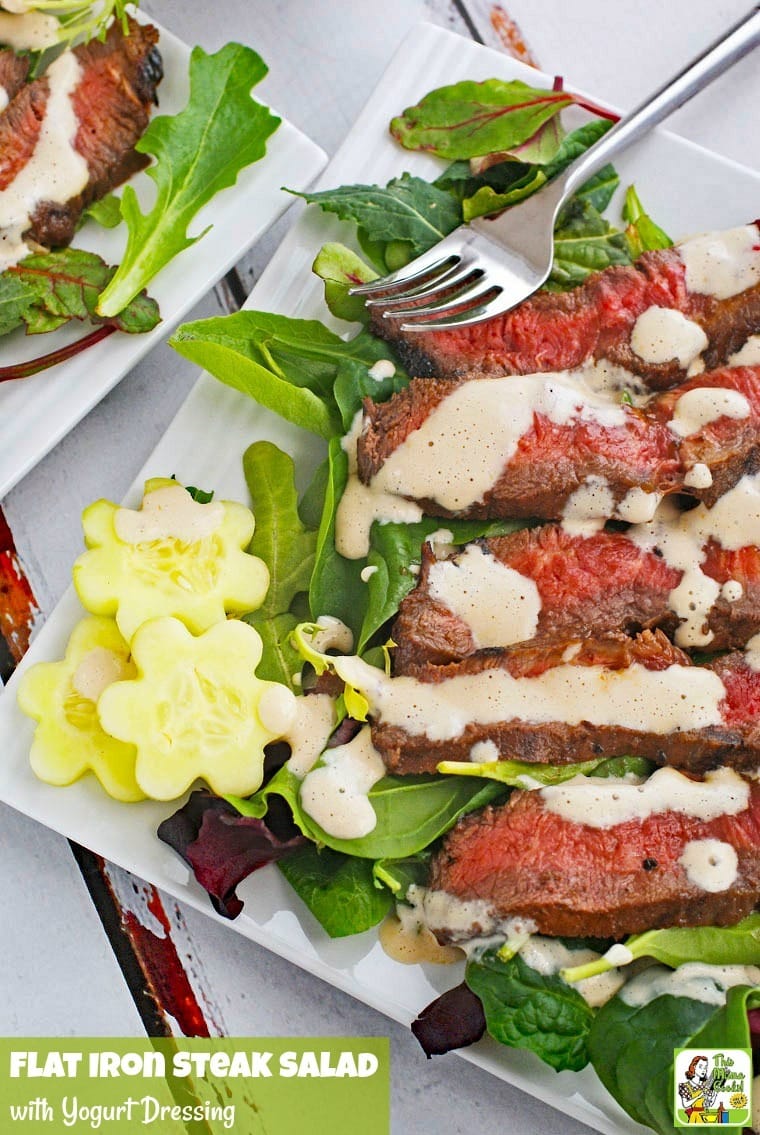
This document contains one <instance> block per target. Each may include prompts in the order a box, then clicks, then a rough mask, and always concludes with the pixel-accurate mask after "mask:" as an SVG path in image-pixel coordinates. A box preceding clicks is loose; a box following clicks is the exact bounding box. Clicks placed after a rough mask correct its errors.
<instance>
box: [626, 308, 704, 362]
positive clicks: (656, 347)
mask: <svg viewBox="0 0 760 1135" xmlns="http://www.w3.org/2000/svg"><path fill="white" fill-rule="evenodd" d="M708 344H709V339H708V338H707V336H706V335H705V332H704V330H703V328H701V327H700V326H699V324H698V323H695V322H694V321H693V320H692V319H687V318H686V316H685V315H684V314H683V313H682V312H680V311H677V310H676V309H675V308H670V307H648V308H647V309H646V311H643V312H642V313H641V315H640V316H639V317H638V319H637V320H636V322H635V323H634V325H633V331H632V332H631V347H632V349H633V351H634V352H635V353H636V354H637V355H638V356H639V358H640V359H643V360H644V362H647V363H667V362H670V361H671V359H675V360H676V362H678V364H679V365H680V366H682V367H688V366H689V364H690V363H692V362H693V361H694V359H696V358H697V356H698V355H699V354H701V352H702V351H704V349H705V347H707V346H708Z"/></svg>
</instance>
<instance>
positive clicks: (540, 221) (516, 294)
mask: <svg viewBox="0 0 760 1135" xmlns="http://www.w3.org/2000/svg"><path fill="white" fill-rule="evenodd" d="M758 43H760V4H756V5H755V7H754V8H753V9H752V11H751V12H750V14H749V15H748V16H746V17H745V18H744V19H743V20H741V21H740V22H739V23H738V24H735V25H734V26H733V27H732V28H731V29H730V30H729V31H728V32H727V33H726V34H725V35H723V36H721V38H720V39H719V40H717V41H716V42H715V43H714V44H713V45H712V46H711V47H709V48H707V50H706V51H704V52H703V53H702V55H700V56H699V57H698V58H697V59H695V60H694V61H693V62H692V63H690V64H689V65H688V66H687V67H685V68H684V69H683V70H682V71H681V72H680V73H679V74H678V75H676V76H675V78H674V79H671V80H670V82H668V83H666V84H665V85H664V86H663V87H660V88H659V90H657V91H656V92H655V93H654V94H653V95H651V96H650V97H649V98H648V99H646V100H645V102H643V103H642V104H641V105H640V106H638V107H637V108H636V109H635V110H634V111H632V112H631V113H630V114H629V115H627V116H626V117H625V118H621V120H620V121H619V122H618V123H617V124H616V125H615V126H613V127H612V129H611V130H609V131H608V132H607V133H606V134H605V135H604V136H603V137H602V138H600V139H599V141H598V142H596V143H595V144H594V145H593V146H591V147H590V148H589V149H588V150H587V151H586V152H585V154H583V155H581V157H580V158H578V159H577V160H576V161H575V162H573V164H572V165H570V166H568V167H567V169H566V170H564V172H563V173H562V174H560V175H559V176H558V177H557V178H555V180H554V181H552V182H550V183H549V184H548V185H546V186H544V187H543V188H542V189H541V190H540V191H539V192H538V193H536V194H534V196H532V197H529V198H528V199H527V200H525V201H522V202H520V203H519V204H517V205H513V206H512V207H511V208H509V209H507V210H506V211H505V212H503V213H501V214H500V215H499V216H498V217H495V218H491V219H489V218H479V219H477V220H474V221H471V222H470V224H469V225H460V226H459V228H457V229H455V231H454V232H453V233H450V234H449V236H447V237H446V238H445V239H444V240H442V241H441V242H440V243H439V244H437V245H436V246H435V247H434V248H432V249H430V250H429V251H428V252H425V253H423V254H422V255H421V256H418V257H417V258H416V259H415V260H413V261H412V262H411V263H410V264H408V265H407V266H406V267H405V268H402V269H401V270H400V271H398V272H393V273H392V274H391V275H388V276H383V277H382V278H381V279H378V280H372V281H371V283H368V284H361V285H359V286H357V287H354V288H351V290H350V293H351V295H361V296H365V297H366V301H367V306H368V307H371V308H372V309H373V310H376V311H379V312H380V313H381V314H382V315H383V317H384V318H386V319H399V318H404V317H406V320H405V322H404V323H402V324H401V330H402V331H441V330H445V329H447V328H451V327H462V326H467V325H468V324H472V323H481V322H482V321H483V320H485V319H491V318H492V317H493V316H494V315H499V314H501V313H502V312H505V311H509V309H510V308H512V307H515V305H516V304H519V303H522V301H523V300H525V299H527V298H528V296H530V295H532V294H533V292H535V291H536V289H537V288H540V287H541V285H542V284H543V283H545V281H546V280H547V278H548V276H549V273H550V272H551V268H552V259H553V255H554V244H553V234H554V224H555V221H556V219H557V214H558V212H559V210H560V209H561V207H562V205H564V203H565V202H566V201H567V200H568V198H570V197H571V196H572V195H573V193H575V192H576V191H577V190H578V189H579V188H580V186H581V185H582V184H583V183H584V182H585V181H586V180H588V178H589V177H591V176H592V175H593V174H595V173H596V172H598V170H600V169H601V168H602V166H604V165H606V163H607V162H608V161H610V159H611V158H613V157H614V156H615V155H616V154H618V153H620V151H621V150H623V149H625V148H626V147H628V146H630V145H632V143H633V142H636V141H637V140H638V139H639V138H641V137H642V136H643V135H644V134H646V133H647V132H648V131H649V130H651V129H652V127H653V126H656V125H657V123H658V122H662V120H663V119H664V118H667V116H668V115H669V114H671V113H672V112H673V111H674V110H677V109H678V107H679V106H682V105H683V104H684V103H685V102H687V101H688V99H690V98H691V97H692V96H693V95H695V94H696V93H697V92H698V91H701V90H702V88H703V87H706V86H707V84H708V83H711V82H712V81H713V79H715V78H717V76H718V75H721V74H722V73H723V72H724V71H725V70H726V69H727V68H728V67H730V66H731V65H732V64H733V63H735V62H736V61H737V60H738V59H741V58H742V56H744V55H746V54H747V53H748V52H749V51H751V50H752V49H753V48H754V47H756V46H757V44H758Z"/></svg>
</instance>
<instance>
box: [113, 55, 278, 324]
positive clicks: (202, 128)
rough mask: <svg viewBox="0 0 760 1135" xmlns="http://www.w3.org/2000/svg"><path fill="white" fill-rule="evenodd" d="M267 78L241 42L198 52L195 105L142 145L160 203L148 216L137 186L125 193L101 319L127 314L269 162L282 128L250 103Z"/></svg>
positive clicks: (193, 64)
mask: <svg viewBox="0 0 760 1135" xmlns="http://www.w3.org/2000/svg"><path fill="white" fill-rule="evenodd" d="M266 73H267V67H266V64H265V63H264V62H263V60H262V59H261V57H260V56H259V55H257V54H256V52H255V51H253V50H252V49H251V48H249V47H243V46H242V45H241V44H236V43H228V44H225V46H224V47H223V48H222V49H221V50H220V51H218V52H217V53H216V54H215V55H207V54H206V52H205V51H203V49H202V48H200V47H195V48H193V52H192V55H191V57H190V101H189V102H188V105H187V106H186V107H185V109H184V110H183V111H181V112H180V113H179V114H177V115H174V116H172V117H168V116H166V115H162V116H160V117H158V118H154V119H153V120H152V122H151V123H150V125H149V126H148V129H147V130H146V131H145V133H144V134H143V136H142V138H141V139H140V141H139V142H138V143H137V145H136V147H135V148H136V149H137V150H138V151H139V152H140V153H141V154H152V155H153V156H154V157H155V158H156V159H157V161H156V164H155V165H153V166H150V167H149V168H148V170H147V173H148V176H149V177H151V178H152V179H153V181H154V182H155V183H156V189H157V194H156V202H155V204H154V206H153V208H152V209H150V210H149V212H148V213H143V212H142V211H141V209H140V206H139V203H138V200H137V194H136V193H135V190H134V188H133V186H131V185H127V186H126V187H125V189H124V191H123V193H122V199H121V211H122V215H123V217H124V220H125V221H126V224H127V228H128V233H129V235H128V238H127V248H126V251H125V253H124V256H123V258H122V262H121V265H120V266H119V269H118V271H117V273H116V275H115V276H114V278H113V280H112V281H111V282H110V284H109V285H108V287H107V288H106V289H105V291H104V292H103V294H102V295H101V297H100V301H99V304H98V314H99V315H101V316H111V317H112V316H114V315H115V314H116V313H117V312H119V311H121V310H122V308H124V307H126V305H127V304H128V303H129V302H130V300H132V299H133V297H134V296H136V295H137V293H138V292H140V291H141V290H142V289H143V288H144V287H145V285H146V284H147V283H148V281H149V280H151V279H152V278H153V277H154V276H155V274H156V273H157V272H159V271H160V270H161V269H162V268H163V267H164V266H165V265H166V264H167V263H168V262H169V261H170V260H171V259H172V258H173V257H174V256H176V255H177V254H178V253H180V252H182V251H183V249H185V248H189V246H190V245H191V244H194V243H195V242H196V241H197V240H199V239H200V237H201V236H203V235H204V233H205V232H207V231H208V228H207V229H205V230H204V232H203V233H201V234H199V236H193V237H190V236H188V235H187V229H188V225H189V224H190V222H191V221H192V220H193V218H194V217H195V215H196V214H197V213H198V211H199V210H200V209H201V207H202V206H203V205H205V204H206V203H207V202H208V201H210V200H211V198H212V197H214V196H215V195H216V194H217V193H218V192H219V191H220V190H221V189H225V188H227V187H228V186H230V185H234V184H235V181H236V180H237V177H238V174H239V173H240V171H241V170H242V169H243V168H244V167H245V166H247V165H250V164H251V163H252V162H255V161H257V160H258V159H259V158H261V157H263V155H264V152H265V149H266V140H267V138H268V137H269V136H270V134H272V133H273V132H274V131H275V130H276V129H277V127H278V126H279V124H280V119H279V118H276V117H275V116H274V115H273V114H272V113H271V112H270V111H269V110H268V109H267V107H265V106H262V105H261V104H260V103H257V102H256V101H255V100H254V99H252V98H251V88H252V87H253V86H255V84H256V83H258V82H259V81H260V80H261V79H263V78H264V76H265V75H266Z"/></svg>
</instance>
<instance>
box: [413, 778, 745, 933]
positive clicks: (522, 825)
mask: <svg viewBox="0 0 760 1135" xmlns="http://www.w3.org/2000/svg"><path fill="white" fill-rule="evenodd" d="M701 839H717V840H721V841H722V842H725V843H728V844H730V845H731V846H732V847H733V848H734V849H735V851H736V854H737V858H738V871H737V877H736V880H735V882H734V883H733V885H732V886H731V887H730V888H729V889H728V890H726V891H721V892H718V893H710V892H708V891H704V890H702V889H701V888H699V887H697V886H695V885H694V884H693V883H692V882H690V880H689V879H688V877H687V875H686V871H685V870H684V868H683V866H682V865H681V864H680V863H679V862H678V861H679V859H680V857H681V855H682V854H683V851H684V849H685V847H686V844H687V843H689V842H690V841H692V840H701ZM653 861H654V862H655V863H656V866H655V867H652V866H651V864H652V862H653ZM647 865H649V866H647ZM430 888H431V889H432V890H435V891H445V892H446V893H447V894H449V895H453V896H455V897H456V898H458V899H461V900H469V899H481V900H484V901H485V902H487V903H489V904H490V905H491V906H492V908H493V913H494V915H495V916H497V917H501V918H510V917H520V918H528V919H531V920H533V921H534V922H535V923H536V926H537V927H538V931H539V932H540V933H542V934H549V935H568V936H589V935H590V936H592V937H599V938H622V937H624V936H625V935H627V934H637V933H639V932H641V931H644V930H650V929H652V928H662V927H667V926H711V925H712V926H731V925H734V924H735V923H736V922H739V921H740V920H741V919H742V918H744V917H746V916H747V915H748V914H750V913H751V911H752V910H753V908H754V907H755V905H756V904H757V902H758V900H760V784H758V782H756V781H755V782H752V783H751V784H750V802H749V807H748V808H747V809H745V810H744V811H743V812H740V813H738V814H737V815H734V816H726V815H724V816H719V817H717V818H715V819H713V820H710V821H702V820H698V819H694V818H691V817H689V816H685V815H682V814H679V813H676V812H661V813H657V814H655V815H652V816H649V817H647V818H646V819H644V820H630V821H627V822H625V823H622V824H617V825H615V826H613V827H609V828H591V827H588V826H587V825H585V824H577V823H573V822H571V821H569V820H566V819H564V818H563V817H561V816H559V815H557V814H556V813H553V812H550V811H549V810H548V809H546V808H545V807H544V804H543V801H542V799H541V794H540V792H527V791H516V792H514V793H513V794H512V795H511V797H510V799H509V801H508V802H507V803H506V804H504V805H501V806H498V807H493V806H489V807H487V808H486V809H484V810H483V811H482V812H478V813H473V814H472V815H469V816H466V817H465V818H464V819H462V820H460V821H459V823H458V824H457V825H456V827H455V828H453V829H452V831H451V832H450V833H449V834H448V835H447V836H446V837H445V840H444V843H443V846H442V848H441V850H440V851H439V852H438V853H437V854H436V856H435V857H434V859H433V862H432V865H431V875H430ZM436 935H437V937H438V938H439V939H440V940H441V941H442V942H443V941H448V940H450V939H451V938H452V936H453V935H452V934H451V933H447V932H446V930H445V929H443V928H442V929H439V930H437V931H436ZM467 936H468V935H467V933H466V932H464V933H462V934H461V935H458V937H462V938H466V937H467ZM470 936H471V935H470Z"/></svg>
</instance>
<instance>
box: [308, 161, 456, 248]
mask: <svg viewBox="0 0 760 1135" xmlns="http://www.w3.org/2000/svg"><path fill="white" fill-rule="evenodd" d="M289 192H291V191H289ZM295 196H297V197H303V199H304V201H306V202H307V203H308V204H310V205H319V207H320V208H321V209H323V210H324V211H325V212H327V213H335V214H336V215H337V216H338V217H340V219H341V220H342V221H354V222H355V223H356V224H357V225H358V227H359V232H360V235H361V237H363V238H364V239H365V240H368V241H370V242H372V243H374V244H385V243H387V242H388V241H393V242H395V241H404V242H406V243H407V244H408V246H409V252H410V255H411V256H419V254H420V253H422V252H426V251H427V249H428V248H432V247H433V245H434V244H437V243H438V241H439V240H443V238H444V237H445V236H447V235H448V234H449V233H450V232H452V230H453V229H455V228H456V227H457V225H458V224H460V222H461V220H462V215H461V212H460V210H459V207H458V204H457V202H456V200H455V199H454V198H453V197H452V196H451V194H450V193H446V192H445V191H444V190H442V189H439V188H438V187H437V186H435V185H432V184H431V183H430V182H429V181H424V180H423V179H422V178H421V177H412V175H411V174H408V173H404V174H402V175H401V177H396V178H393V180H392V181H389V182H388V184H387V186H386V187H385V188H383V187H382V186H380V185H342V186H340V187H339V188H337V189H325V190H322V191H321V192H319V193H297V194H295Z"/></svg>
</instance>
